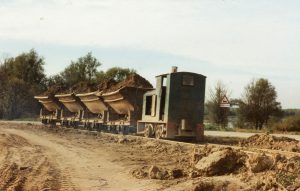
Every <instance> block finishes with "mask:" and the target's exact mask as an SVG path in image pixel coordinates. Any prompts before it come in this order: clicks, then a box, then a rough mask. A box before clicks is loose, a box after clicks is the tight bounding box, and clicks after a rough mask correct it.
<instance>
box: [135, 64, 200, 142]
mask: <svg viewBox="0 0 300 191" xmlns="http://www.w3.org/2000/svg"><path fill="white" fill-rule="evenodd" d="M205 81H206V77H205V76H203V75H201V74H196V73H191V72H177V71H176V69H175V70H174V71H173V72H172V73H169V74H163V75H159V76H156V89H155V90H152V91H149V92H146V93H145V94H144V97H143V111H142V112H143V113H142V119H141V120H140V121H138V124H137V133H138V134H141V133H144V135H145V136H146V137H154V136H155V137H156V138H167V139H176V138H196V139H197V140H202V139H203V131H204V128H203V116H204V97H205Z"/></svg>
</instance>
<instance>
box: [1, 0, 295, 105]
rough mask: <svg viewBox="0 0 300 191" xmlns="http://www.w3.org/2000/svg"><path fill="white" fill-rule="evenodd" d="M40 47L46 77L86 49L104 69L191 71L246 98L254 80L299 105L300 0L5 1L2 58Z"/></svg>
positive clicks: (156, 72)
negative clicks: (265, 82) (262, 81)
mask: <svg viewBox="0 0 300 191" xmlns="http://www.w3.org/2000/svg"><path fill="white" fill-rule="evenodd" d="M32 48H34V49H35V50H36V51H37V52H38V53H39V55H41V56H43V57H44V58H45V62H46V65H45V71H46V73H47V74H48V75H53V74H56V73H58V72H61V71H62V70H63V69H64V68H65V67H66V66H67V65H68V64H70V62H71V60H76V59H77V58H79V57H81V56H84V55H85V54H87V53H88V52H92V53H93V55H94V56H95V57H96V58H97V59H99V60H100V62H101V63H102V66H101V68H100V69H102V70H106V69H108V68H110V67H113V66H120V67H129V68H134V69H136V70H137V72H138V73H139V74H141V75H142V76H144V77H145V78H146V79H148V80H149V81H150V82H151V83H152V84H153V85H155V84H154V82H155V76H156V75H159V74H162V73H167V72H170V70H171V67H172V66H178V70H179V71H190V72H195V73H200V74H203V75H205V76H207V89H206V94H208V92H209V91H208V90H209V89H210V88H212V87H213V86H214V85H215V84H216V83H217V82H218V81H221V82H223V83H224V84H225V85H226V86H227V87H228V89H229V90H230V92H231V95H230V97H232V98H240V97H241V95H242V93H243V91H244V88H245V86H246V85H247V84H248V83H250V82H251V81H252V80H254V79H258V78H267V79H268V80H269V81H270V82H271V83H272V85H274V86H275V88H276V90H277V93H278V101H279V102H281V105H282V107H283V108H300V74H299V73H300V1H299V0H272V1H270V0H247V1H246V0H151V1H150V0H0V59H3V58H5V57H8V56H16V55H18V54H20V53H22V52H28V51H29V50H30V49H32Z"/></svg>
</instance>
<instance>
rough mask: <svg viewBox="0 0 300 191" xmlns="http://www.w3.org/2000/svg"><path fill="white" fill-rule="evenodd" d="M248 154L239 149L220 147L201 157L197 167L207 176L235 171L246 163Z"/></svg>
mask: <svg viewBox="0 0 300 191" xmlns="http://www.w3.org/2000/svg"><path fill="white" fill-rule="evenodd" d="M246 159H247V155H246V154H245V153H243V152H240V151H238V150H235V149H232V148H230V147H228V148H219V150H217V151H213V152H211V153H210V154H209V155H208V156H206V157H203V158H201V159H200V160H199V161H198V162H197V164H196V165H195V168H196V169H197V170H198V171H199V172H200V174H203V175H206V176H214V175H224V174H230V173H234V172H236V171H238V170H240V169H241V168H242V167H245V165H246Z"/></svg>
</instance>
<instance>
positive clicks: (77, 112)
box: [55, 93, 85, 126]
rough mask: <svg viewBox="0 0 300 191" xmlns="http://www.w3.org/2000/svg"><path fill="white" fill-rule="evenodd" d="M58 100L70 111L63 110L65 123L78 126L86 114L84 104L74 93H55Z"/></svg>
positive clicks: (62, 114)
mask: <svg viewBox="0 0 300 191" xmlns="http://www.w3.org/2000/svg"><path fill="white" fill-rule="evenodd" d="M55 97H57V98H58V101H59V102H60V103H62V104H63V105H64V106H65V107H66V109H67V110H68V111H64V110H62V113H61V119H62V124H63V125H71V126H78V124H79V122H80V121H81V119H82V116H83V114H84V109H85V108H84V105H83V104H82V102H81V101H80V100H79V99H78V98H77V97H76V96H75V95H74V94H73V93H69V94H59V95H55Z"/></svg>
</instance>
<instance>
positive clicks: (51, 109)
mask: <svg viewBox="0 0 300 191" xmlns="http://www.w3.org/2000/svg"><path fill="white" fill-rule="evenodd" d="M34 98H35V99H37V100H38V101H39V103H41V104H42V106H43V107H42V108H41V110H40V118H41V120H42V123H44V124H47V123H51V124H55V123H56V122H59V121H60V112H61V108H62V107H61V104H60V103H59V102H58V101H57V99H56V98H55V97H51V96H34Z"/></svg>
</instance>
